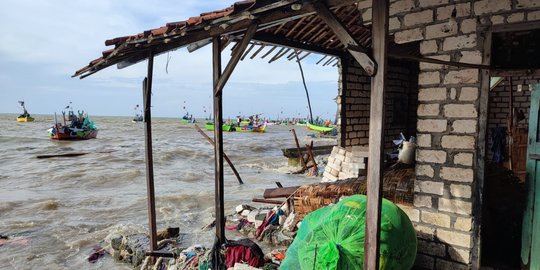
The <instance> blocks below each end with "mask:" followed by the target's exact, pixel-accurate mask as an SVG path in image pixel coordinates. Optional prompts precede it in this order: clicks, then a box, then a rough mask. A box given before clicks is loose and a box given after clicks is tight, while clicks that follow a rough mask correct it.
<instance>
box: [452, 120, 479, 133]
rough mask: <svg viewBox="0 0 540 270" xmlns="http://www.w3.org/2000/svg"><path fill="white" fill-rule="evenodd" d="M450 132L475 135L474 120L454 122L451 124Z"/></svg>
mask: <svg viewBox="0 0 540 270" xmlns="http://www.w3.org/2000/svg"><path fill="white" fill-rule="evenodd" d="M452 132H455V133H475V132H476V120H455V121H454V122H453V123H452Z"/></svg>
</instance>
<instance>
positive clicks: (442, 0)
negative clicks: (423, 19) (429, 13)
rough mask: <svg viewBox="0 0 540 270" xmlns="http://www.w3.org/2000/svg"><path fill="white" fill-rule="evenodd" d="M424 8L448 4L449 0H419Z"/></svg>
mask: <svg viewBox="0 0 540 270" xmlns="http://www.w3.org/2000/svg"><path fill="white" fill-rule="evenodd" d="M418 2H419V3H420V6H421V7H423V8H426V7H432V6H440V5H444V4H448V0H418Z"/></svg>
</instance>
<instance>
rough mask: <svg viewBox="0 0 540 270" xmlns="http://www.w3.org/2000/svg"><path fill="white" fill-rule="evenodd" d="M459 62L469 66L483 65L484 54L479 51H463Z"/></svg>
mask: <svg viewBox="0 0 540 270" xmlns="http://www.w3.org/2000/svg"><path fill="white" fill-rule="evenodd" d="M460 53H461V58H460V59H459V62H461V63H469V64H482V53H481V52H479V51H462V52H460Z"/></svg>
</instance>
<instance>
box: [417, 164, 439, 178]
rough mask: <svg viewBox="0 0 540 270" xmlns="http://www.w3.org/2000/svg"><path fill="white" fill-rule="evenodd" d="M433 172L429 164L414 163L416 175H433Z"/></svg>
mask: <svg viewBox="0 0 540 270" xmlns="http://www.w3.org/2000/svg"><path fill="white" fill-rule="evenodd" d="M434 173H435V172H434V170H433V167H431V166H430V165H416V175H418V176H427V177H433V175H434Z"/></svg>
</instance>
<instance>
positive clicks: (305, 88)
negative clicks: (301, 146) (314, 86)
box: [295, 55, 315, 136]
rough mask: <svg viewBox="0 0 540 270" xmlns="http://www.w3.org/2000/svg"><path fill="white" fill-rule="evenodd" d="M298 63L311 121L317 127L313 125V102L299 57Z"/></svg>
mask: <svg viewBox="0 0 540 270" xmlns="http://www.w3.org/2000/svg"><path fill="white" fill-rule="evenodd" d="M296 63H298V68H300V75H302V83H303V84H304V90H306V97H307V104H308V106H309V118H310V119H309V120H310V121H311V123H312V124H314V125H315V123H313V112H312V111H311V102H310V101H309V92H308V90H307V85H306V78H305V77H304V70H303V69H302V64H301V63H300V59H298V55H296ZM295 136H296V134H295Z"/></svg>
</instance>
